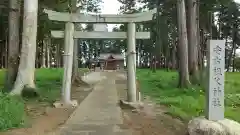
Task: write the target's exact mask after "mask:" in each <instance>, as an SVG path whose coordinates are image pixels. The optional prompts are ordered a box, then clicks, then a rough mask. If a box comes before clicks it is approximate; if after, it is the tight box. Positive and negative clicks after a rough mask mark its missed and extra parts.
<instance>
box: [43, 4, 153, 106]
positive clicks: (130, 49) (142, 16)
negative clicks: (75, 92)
mask: <svg viewBox="0 0 240 135" xmlns="http://www.w3.org/2000/svg"><path fill="white" fill-rule="evenodd" d="M44 11H45V13H47V14H48V18H49V19H50V20H53V21H62V22H66V25H65V32H63V31H51V34H52V36H53V37H55V38H63V37H64V44H65V50H64V53H65V56H66V58H65V59H64V76H63V84H62V91H63V97H62V98H63V102H64V104H71V99H70V93H71V75H72V61H73V46H74V41H73V40H74V38H90V39H91V38H94V39H96V38H97V39H101V38H111V39H114V38H115V39H124V38H127V80H128V81H127V89H128V91H127V95H128V101H129V102H136V101H137V95H136V65H135V64H136V38H137V39H147V38H150V33H149V32H136V26H135V25H136V24H135V23H136V22H145V21H150V20H152V18H153V14H154V13H156V9H154V10H150V11H148V12H142V13H135V14H119V15H107V14H105V15H104V14H103V15H89V14H88V15H86V14H83V13H79V14H78V13H72V14H70V13H62V12H55V11H51V10H44ZM74 23H113V24H119V23H120V24H121V23H127V24H128V27H127V28H128V30H127V32H80V31H74Z"/></svg>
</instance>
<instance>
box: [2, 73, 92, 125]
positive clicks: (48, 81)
mask: <svg viewBox="0 0 240 135" xmlns="http://www.w3.org/2000/svg"><path fill="white" fill-rule="evenodd" d="M86 71H88V70H87V69H81V72H86ZM62 76H63V69H56V68H52V69H37V70H36V79H35V81H36V87H37V91H38V92H39V94H40V96H39V97H38V98H30V99H29V98H21V97H16V96H8V95H6V94H2V93H0V130H7V129H10V128H17V127H21V126H24V125H25V124H26V118H27V117H26V113H25V109H24V106H25V104H29V103H30V104H43V103H44V104H49V105H50V104H52V103H53V102H54V101H56V100H58V99H59V98H60V95H61V86H62ZM4 77H5V72H4V70H0V88H3V84H4Z"/></svg>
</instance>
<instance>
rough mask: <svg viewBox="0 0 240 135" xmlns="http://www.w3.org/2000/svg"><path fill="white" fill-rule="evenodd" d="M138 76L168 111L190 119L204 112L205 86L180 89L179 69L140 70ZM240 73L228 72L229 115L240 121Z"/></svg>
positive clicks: (148, 93)
mask: <svg viewBox="0 0 240 135" xmlns="http://www.w3.org/2000/svg"><path fill="white" fill-rule="evenodd" d="M137 76H138V79H139V81H140V82H141V83H140V85H141V91H142V92H143V93H144V94H145V95H148V96H150V97H152V98H153V99H154V100H155V101H156V102H157V103H159V104H161V105H164V106H167V108H168V110H167V113H168V114H170V115H172V116H173V117H177V118H180V119H182V120H183V121H188V120H190V119H191V118H192V117H196V116H200V115H204V106H205V93H204V90H203V89H202V88H201V87H198V86H191V87H189V88H188V89H180V88H177V83H178V74H177V72H175V71H169V72H167V71H165V70H157V72H156V73H152V72H151V71H150V70H149V69H139V70H138V71H137ZM239 78H240V73H238V72H235V73H226V75H225V116H226V117H227V118H230V119H233V120H236V121H238V122H240V117H239V113H240V80H239Z"/></svg>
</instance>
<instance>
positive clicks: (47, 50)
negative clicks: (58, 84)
mask: <svg viewBox="0 0 240 135" xmlns="http://www.w3.org/2000/svg"><path fill="white" fill-rule="evenodd" d="M50 45H51V39H50V38H49V37H47V38H46V53H47V56H46V61H47V65H46V66H47V68H50V67H51V57H50Z"/></svg>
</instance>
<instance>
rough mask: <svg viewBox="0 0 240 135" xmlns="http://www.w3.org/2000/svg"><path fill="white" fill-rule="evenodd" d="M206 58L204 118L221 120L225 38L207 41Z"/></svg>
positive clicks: (222, 113) (222, 111) (222, 117)
mask: <svg viewBox="0 0 240 135" xmlns="http://www.w3.org/2000/svg"><path fill="white" fill-rule="evenodd" d="M207 59H208V64H207V70H208V71H207V73H208V87H207V91H206V101H207V102H206V110H205V111H206V118H207V119H209V120H223V119H224V71H225V70H224V69H225V40H210V41H209V44H208V55H207Z"/></svg>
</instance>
